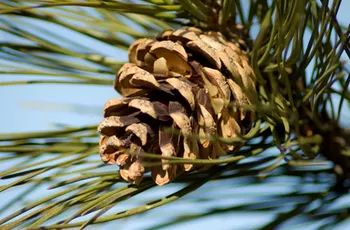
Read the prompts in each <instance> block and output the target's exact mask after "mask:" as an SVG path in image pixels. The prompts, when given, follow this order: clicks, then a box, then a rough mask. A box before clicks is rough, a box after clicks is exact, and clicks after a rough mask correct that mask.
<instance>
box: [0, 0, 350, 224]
mask: <svg viewBox="0 0 350 230" xmlns="http://www.w3.org/2000/svg"><path fill="white" fill-rule="evenodd" d="M349 9H350V1H349V0H344V1H343V3H342V5H341V8H340V12H339V15H338V20H339V21H341V22H343V24H345V25H348V24H349V22H350V16H349V12H348V11H349ZM38 26H39V27H40V25H38ZM56 32H57V31H56ZM58 32H59V33H62V32H63V33H64V34H65V36H77V35H76V34H74V33H71V32H69V31H58ZM9 39H11V38H9V37H7V35H6V34H4V33H1V32H0V41H6V40H9ZM77 40H79V42H81V43H82V44H84V45H86V46H89V47H93V49H95V50H96V51H98V52H102V53H104V54H105V55H107V56H110V57H115V58H118V59H119V60H126V58H127V55H126V53H125V52H120V51H119V50H117V49H116V48H114V47H112V46H106V45H102V44H100V43H96V42H95V41H93V40H91V39H86V38H81V37H79V36H77ZM0 71H1V70H0ZM111 77H113V76H111ZM10 79H11V80H19V79H23V78H19V77H13V76H11V77H10V76H4V75H3V76H1V79H0V81H5V80H10ZM116 97H119V95H118V94H117V93H116V92H115V91H114V90H113V87H112V86H79V85H63V84H61V85H45V84H36V85H20V86H7V87H0V105H1V110H0V114H1V115H0V118H1V119H0V133H9V132H23V131H41V130H52V129H56V128H60V126H61V125H65V126H82V125H91V124H97V123H98V122H100V121H101V119H102V108H103V105H104V103H105V102H106V101H107V100H108V99H110V98H116ZM346 113H349V110H346ZM349 117H350V116H349ZM295 186H299V181H273V180H271V181H267V182H266V183H264V184H263V185H262V186H261V187H251V188H249V186H248V187H247V186H246V187H245V190H242V189H241V188H239V187H236V186H235V184H234V181H232V180H230V181H228V182H227V183H226V184H225V185H224V186H222V184H220V189H221V191H220V192H218V191H217V190H215V188H216V184H215V182H211V183H208V184H207V185H205V186H204V187H202V188H201V189H200V190H198V191H197V192H196V193H193V194H191V195H189V197H191V196H192V198H196V197H200V195H201V192H205V193H206V195H208V194H209V195H210V194H212V196H213V197H221V199H219V198H218V199H215V202H200V203H198V202H196V203H188V202H187V201H181V200H180V201H178V202H176V203H174V204H171V205H169V206H166V207H161V208H160V209H157V210H155V211H151V212H147V213H145V214H142V215H141V216H140V217H132V218H128V219H126V220H123V221H120V222H118V226H119V227H122V228H123V229H126V228H127V229H129V230H130V229H142V228H143V227H145V226H148V225H149V224H153V223H154V222H155V221H156V219H157V218H155V217H159V215H162V213H166V212H169V210H171V212H182V211H183V210H187V211H188V210H192V212H193V213H200V212H201V211H203V210H206V209H209V208H213V207H225V206H229V205H232V204H239V203H242V202H246V201H247V200H249V199H250V200H251V201H253V200H255V199H257V198H258V197H259V194H263V193H264V188H265V189H268V192H275V193H284V192H287V191H290V189H293V188H294V187H295ZM175 189H176V187H175V186H172V185H170V186H167V187H166V188H165V187H164V190H163V191H162V192H164V194H166V193H169V191H171V190H175ZM305 189H308V188H305ZM320 189H321V188H320ZM152 192H153V190H151V191H149V192H148V193H146V194H145V196H147V194H148V195H149V196H152ZM159 192H160V191H159V190H158V195H159ZM266 192H267V191H266ZM224 198H225V199H224ZM228 198H230V199H228ZM0 202H1V201H0ZM342 202H345V201H342ZM347 202H348V203H346V202H345V203H344V204H349V199H348V200H347ZM128 206H132V204H128V203H125V202H124V203H123V204H121V205H120V208H121V209H123V208H126V207H128ZM165 216H167V215H165ZM168 216H169V215H168ZM273 217H274V214H273V213H268V212H260V213H250V214H249V215H247V213H243V212H242V213H240V212H236V213H235V214H234V215H232V213H228V214H227V215H226V214H224V215H216V216H215V215H214V216H211V217H208V218H203V219H201V220H200V221H194V222H193V221H192V222H188V223H184V224H180V225H176V226H174V227H172V228H169V229H178V228H180V227H182V228H183V229H185V228H189V227H191V228H192V229H201V228H203V229H206V228H209V227H210V228H220V229H232V228H234V229H253V228H254V227H256V226H257V225H258V224H262V223H264V222H268V221H269V220H271V218H273ZM138 218H142V219H141V220H142V221H138ZM165 218H166V217H165ZM112 225H113V224H109V225H107V226H112ZM226 226H229V227H227V228H226ZM349 226H350V225H349V223H348V222H347V223H344V224H343V225H342V226H338V228H337V229H344V228H346V227H349ZM91 229H92V228H91ZM283 229H288V226H285V227H284V228H283ZM306 229H317V224H316V225H315V224H313V225H310V226H308V225H303V230H306Z"/></svg>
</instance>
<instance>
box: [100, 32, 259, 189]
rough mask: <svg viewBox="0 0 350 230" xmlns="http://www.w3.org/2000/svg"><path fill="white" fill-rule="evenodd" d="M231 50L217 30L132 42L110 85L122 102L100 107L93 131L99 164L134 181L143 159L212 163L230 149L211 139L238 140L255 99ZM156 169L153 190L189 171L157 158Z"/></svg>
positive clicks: (238, 54)
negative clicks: (97, 136)
mask: <svg viewBox="0 0 350 230" xmlns="http://www.w3.org/2000/svg"><path fill="white" fill-rule="evenodd" d="M238 47H239V46H238V44H237V43H233V42H230V41H228V40H227V39H225V38H224V37H223V35H222V34H220V33H219V32H202V31H201V30H199V29H197V28H184V29H178V30H175V31H165V32H163V33H162V34H160V36H159V37H157V39H140V40H137V41H136V42H134V43H133V44H132V45H131V47H130V49H129V61H130V63H126V64H125V65H123V66H122V68H121V69H120V70H119V73H118V74H117V77H116V81H115V85H114V87H115V89H116V90H117V91H118V92H119V93H120V94H121V95H122V96H124V98H122V99H112V100H109V101H108V102H107V103H106V106H105V109H104V116H105V119H104V120H103V121H102V122H101V124H100V125H99V128H98V130H99V132H100V133H101V140H100V155H101V158H102V160H103V161H104V162H106V163H109V164H118V165H119V167H120V175H121V176H122V178H124V179H125V180H127V181H129V182H132V183H139V182H140V181H141V180H142V177H143V174H144V172H145V166H144V165H146V164H145V163H146V161H147V162H150V160H149V159H146V158H143V157H142V154H143V153H155V154H160V155H161V156H166V157H171V156H174V157H182V158H184V159H199V158H200V159H215V158H218V157H219V156H220V155H222V154H225V153H227V152H230V151H234V150H237V149H238V148H239V146H235V145H229V144H225V143H222V142H219V141H211V140H212V138H211V137H213V136H219V137H223V138H233V137H237V136H241V135H243V134H245V133H247V132H248V131H249V129H250V127H251V124H252V122H253V114H252V112H250V111H247V110H245V109H244V106H246V105H249V104H252V103H254V101H255V100H256V87H255V76H254V73H253V71H252V68H251V67H250V66H249V64H248V58H247V55H246V54H245V53H244V52H242V51H241V50H240V49H239V48H238ZM154 162H157V161H156V160H153V163H154ZM158 163H159V164H158V165H159V166H153V167H150V168H149V169H150V170H151V172H152V177H153V179H154V181H155V182H156V183H157V184H159V185H162V184H165V183H168V182H169V181H171V180H172V179H174V178H175V177H176V175H179V174H180V173H181V172H183V171H189V170H193V169H194V165H192V164H184V165H175V164H169V163H167V160H165V159H162V160H158Z"/></svg>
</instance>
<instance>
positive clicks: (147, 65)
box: [0, 0, 350, 229]
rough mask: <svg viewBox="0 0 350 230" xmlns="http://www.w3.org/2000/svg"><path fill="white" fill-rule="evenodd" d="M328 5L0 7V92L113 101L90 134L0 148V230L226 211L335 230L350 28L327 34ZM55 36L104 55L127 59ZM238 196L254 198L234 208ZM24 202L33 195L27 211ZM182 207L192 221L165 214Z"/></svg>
mask: <svg viewBox="0 0 350 230" xmlns="http://www.w3.org/2000/svg"><path fill="white" fill-rule="evenodd" d="M341 7H342V4H341V1H340V0H334V1H331V2H329V1H316V0H300V1H299V0H298V1H282V0H273V1H267V0H251V1H249V2H248V1H238V0H237V1H234V0H221V1H220V0H216V1H214V0H205V1H198V0H142V1H141V0H140V1H131V0H130V1H127V0H125V1H122V0H121V1H118V0H104V1H103V0H83V1H75V0H65V1H54V0H47V1H31V0H25V1H22V0H21V1H19V0H18V1H17V0H13V1H7V0H4V1H0V14H1V15H0V29H1V31H2V33H3V34H4V35H5V39H2V40H0V42H1V46H0V66H1V70H0V71H1V72H0V74H1V75H3V76H5V75H6V76H16V77H18V76H19V77H21V79H23V80H14V81H7V80H2V81H1V82H0V86H1V87H8V86H14V87H13V89H19V90H20V88H21V87H23V85H27V84H43V85H42V87H48V88H49V87H54V86H56V87H59V86H60V85H62V84H70V85H74V84H79V85H92V86H103V87H106V88H112V87H114V88H115V89H116V90H117V91H118V93H119V94H120V95H118V94H117V93H116V98H115V99H111V100H110V101H108V102H107V104H106V106H105V109H104V116H105V119H104V120H103V118H102V116H101V120H103V121H102V122H101V123H100V124H94V125H90V126H84V127H62V128H61V129H59V130H52V131H45V132H29V133H13V134H12V133H4V134H1V135H0V161H1V163H4V162H5V163H6V165H7V168H3V169H2V170H0V177H1V181H2V183H1V184H2V185H1V186H0V192H1V193H0V196H1V197H4V198H1V199H2V201H1V202H0V205H1V206H0V207H1V209H0V226H1V229H14V228H19V229H21V228H25V229H64V228H75V227H79V228H82V229H83V228H85V227H88V226H93V225H96V226H101V227H104V226H109V225H108V223H106V222H109V224H112V225H114V224H115V226H118V224H120V223H121V222H120V221H121V220H126V219H127V220H130V221H131V223H134V224H135V225H133V227H134V228H138V227H139V228H142V229H144V228H150V229H159V228H162V227H167V226H177V225H180V224H184V223H186V222H191V221H194V220H197V221H202V222H203V223H205V220H206V219H205V218H207V217H211V216H220V215H225V214H227V213H229V214H232V216H233V217H232V218H234V213H236V212H238V211H240V212H245V213H246V215H247V217H249V216H250V215H253V214H254V213H260V214H274V217H273V218H272V219H271V220H270V221H267V222H264V223H258V224H260V225H259V226H258V227H259V228H261V229H273V228H276V227H282V228H283V227H285V228H297V227H301V226H306V225H308V224H313V226H317V228H321V227H323V228H325V227H331V226H334V225H336V224H342V223H345V221H346V219H347V218H348V216H349V214H348V209H349V206H348V205H346V203H345V204H344V205H334V204H336V203H339V202H341V201H342V200H343V199H345V198H346V193H347V192H348V189H349V175H350V130H349V123H348V121H346V119H345V117H346V113H348V112H349V103H350V91H349V83H350V71H349V69H350V68H349V58H350V47H349V44H350V42H349V38H350V27H349V26H348V25H342V24H340V23H339V22H338V18H337V15H338V11H339V9H340V8H341ZM36 25H42V26H41V27H37V26H36ZM346 26H348V27H346ZM52 27H54V28H58V29H57V30H59V32H56V33H54V32H52V31H53V29H52ZM49 28H51V29H49ZM64 31H69V32H75V33H76V34H78V35H79V36H83V37H86V38H89V39H92V40H93V41H94V42H96V44H97V43H99V44H104V45H109V46H113V47H117V48H118V49H120V50H122V52H124V53H128V56H129V61H126V60H122V59H120V60H119V59H116V58H114V56H115V55H114V54H110V55H106V54H103V53H102V52H96V50H94V49H92V48H91V47H87V46H86V45H85V44H82V43H81V41H79V40H77V39H76V37H74V36H72V37H71V38H67V37H64V36H60V33H64ZM79 36H78V37H79ZM6 38H7V39H6ZM12 38H20V39H21V40H20V41H18V40H16V39H12ZM28 77H30V80H26V79H28ZM18 93H21V92H20V91H19V92H18ZM43 96H44V95H43ZM9 100H11V99H9ZM104 103H105V102H104V101H101V105H102V104H104ZM150 108H152V109H150ZM6 112H7V111H6V108H3V111H2V113H6ZM28 122H30V121H28ZM97 131H99V132H100V134H101V138H100V139H99V134H98V132H97ZM101 158H102V159H101ZM103 161H104V162H106V163H110V164H111V165H106V164H105V163H104V162H103ZM18 162H20V163H18ZM115 164H117V165H119V167H118V166H116V165H115ZM9 165H10V166H9ZM8 166H9V167H8ZM148 171H152V173H148ZM152 177H153V178H152ZM124 180H126V181H127V182H125V181H124ZM154 181H155V182H156V183H154ZM157 184H158V185H163V186H158V185H157ZM165 184H166V185H165ZM278 185H280V188H279V189H280V191H278V192H276V191H274V190H273V189H271V188H273V187H274V186H278ZM249 188H253V189H256V191H257V192H256V193H253V198H252V199H246V197H245V199H239V198H237V197H238V196H237V195H247V196H248V195H249V194H245V193H244V192H243V191H245V190H249ZM282 188H283V189H282ZM233 189H238V192H237V191H236V192H235V191H233ZM19 190H20V191H23V192H20V193H18V195H16V196H12V197H8V199H5V196H8V194H10V193H9V192H11V191H19ZM261 191H267V192H264V193H263V192H261ZM35 192H37V193H39V194H43V195H42V196H41V198H39V199H36V198H35V199H32V198H31V197H32V196H33V193H35ZM239 192H241V193H239ZM260 192H261V193H262V194H260ZM231 193H232V194H231ZM191 194H192V195H191ZM233 196H237V197H236V198H235V197H233ZM234 198H235V199H236V201H237V200H239V201H240V202H239V204H237V202H236V203H234V202H232V199H234ZM23 200H26V202H23ZM212 201H214V203H215V202H216V201H225V205H220V202H217V204H216V205H214V206H213V205H212V204H210V202H212ZM181 202H183V203H186V204H192V206H193V207H194V206H196V207H197V206H198V207H203V209H201V210H193V208H192V209H191V208H183V209H182V210H181V211H180V212H173V211H171V210H172V209H173V208H174V207H176V206H177V204H181ZM231 203H232V204H231ZM282 204H283V207H282ZM206 205H207V206H206ZM125 206H126V207H127V208H126V209H124V207H125ZM152 209H154V210H152ZM150 210H152V211H150ZM159 213H161V215H159ZM149 217H150V218H151V219H152V223H150V224H149V225H147V226H144V225H142V227H141V226H138V225H137V224H138V223H140V222H141V221H142V220H145V219H146V218H147V219H148V218H149ZM237 221H239V220H237ZM103 223H105V224H107V225H103ZM180 226H181V225H180ZM91 228H94V227H91ZM315 228H316V227H315Z"/></svg>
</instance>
